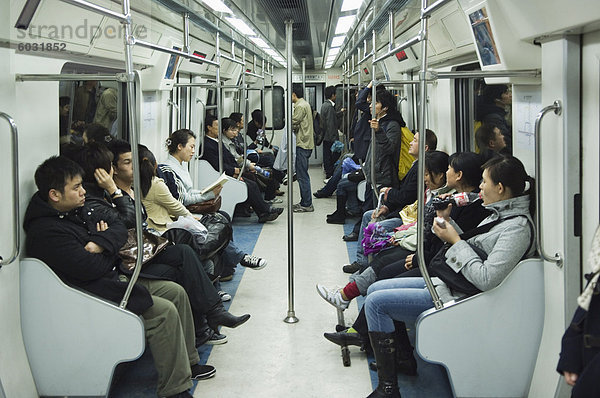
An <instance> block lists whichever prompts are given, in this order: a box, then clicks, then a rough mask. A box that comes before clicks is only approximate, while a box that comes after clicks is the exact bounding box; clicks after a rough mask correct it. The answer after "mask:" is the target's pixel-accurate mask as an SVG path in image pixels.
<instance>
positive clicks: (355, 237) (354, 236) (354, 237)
mask: <svg viewBox="0 0 600 398" xmlns="http://www.w3.org/2000/svg"><path fill="white" fill-rule="evenodd" d="M342 239H343V240H344V242H356V241H357V240H358V233H356V232H350V233H349V234H348V235H344V236H342Z"/></svg>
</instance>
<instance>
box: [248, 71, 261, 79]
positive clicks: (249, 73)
mask: <svg viewBox="0 0 600 398" xmlns="http://www.w3.org/2000/svg"><path fill="white" fill-rule="evenodd" d="M244 73H245V74H246V76H254V77H257V78H259V79H264V78H265V77H264V76H263V75H259V74H257V73H252V72H247V71H244Z"/></svg>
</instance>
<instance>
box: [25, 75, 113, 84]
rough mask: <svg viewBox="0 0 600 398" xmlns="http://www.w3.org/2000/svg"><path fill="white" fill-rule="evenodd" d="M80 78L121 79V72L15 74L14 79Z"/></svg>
mask: <svg viewBox="0 0 600 398" xmlns="http://www.w3.org/2000/svg"><path fill="white" fill-rule="evenodd" d="M82 80H97V81H121V80H122V77H121V74H120V73H118V74H116V75H93V74H83V73H70V74H62V75H59V74H48V75H44V74H16V75H15V81H18V82H54V81H82Z"/></svg>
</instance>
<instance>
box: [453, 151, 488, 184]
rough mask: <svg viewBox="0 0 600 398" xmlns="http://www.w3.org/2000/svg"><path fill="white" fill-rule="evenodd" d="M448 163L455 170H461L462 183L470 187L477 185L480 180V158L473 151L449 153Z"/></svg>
mask: <svg viewBox="0 0 600 398" xmlns="http://www.w3.org/2000/svg"><path fill="white" fill-rule="evenodd" d="M448 164H449V165H450V167H452V168H453V169H454V171H455V172H457V173H458V172H459V171H462V173H463V174H462V179H463V181H464V183H465V184H466V185H468V186H471V187H477V186H478V185H479V182H480V181H481V172H482V170H481V165H482V158H481V156H479V155H478V154H476V153H475V152H456V153H453V154H452V155H450V158H449V159H448Z"/></svg>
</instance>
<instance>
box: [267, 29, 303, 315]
mask: <svg viewBox="0 0 600 398" xmlns="http://www.w3.org/2000/svg"><path fill="white" fill-rule="evenodd" d="M293 25H294V21H293V20H291V19H287V20H286V21H285V43H286V44H285V50H286V53H287V71H286V81H287V102H286V103H287V106H286V109H285V116H286V117H285V124H286V129H287V131H286V133H287V166H288V167H287V175H288V185H287V188H288V198H287V199H288V230H287V232H288V242H287V246H288V311H287V316H286V317H285V318H284V319H283V321H284V322H285V323H297V322H298V321H299V319H298V318H297V317H296V311H295V309H294V212H293V211H292V207H293V203H294V202H293V198H294V195H293V192H294V188H293V187H294V184H293V183H292V182H293V175H294V151H295V150H296V148H294V146H293V141H292V138H293V137H292V134H293V133H292V68H293V65H292V63H293V56H294V55H293V54H292V40H293V29H292V28H293ZM272 82H273V80H271V83H272ZM272 103H273V101H271V104H272Z"/></svg>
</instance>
